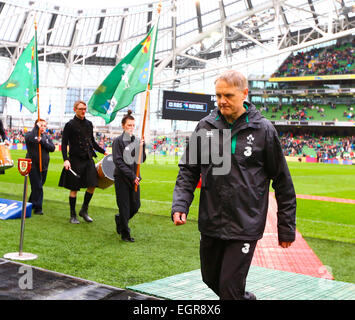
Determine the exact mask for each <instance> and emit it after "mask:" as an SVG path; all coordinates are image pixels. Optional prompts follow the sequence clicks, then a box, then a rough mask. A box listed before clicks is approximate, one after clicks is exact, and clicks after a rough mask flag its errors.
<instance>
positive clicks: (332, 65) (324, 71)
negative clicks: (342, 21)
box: [272, 38, 355, 77]
mask: <svg viewBox="0 0 355 320" xmlns="http://www.w3.org/2000/svg"><path fill="white" fill-rule="evenodd" d="M354 45H355V38H354V39H353V41H352V43H351V44H350V45H348V46H344V45H340V44H336V45H335V46H332V47H327V48H319V49H311V50H310V51H301V52H298V53H297V54H296V55H290V56H289V57H288V58H287V59H286V60H285V61H284V62H283V63H282V65H281V66H280V67H279V69H278V71H277V72H275V73H274V74H273V75H272V77H297V76H304V75H315V74H317V75H329V74H332V75H333V74H354V73H355V68H354V63H355V56H354V53H355V51H354ZM340 61H342V63H340Z"/></svg>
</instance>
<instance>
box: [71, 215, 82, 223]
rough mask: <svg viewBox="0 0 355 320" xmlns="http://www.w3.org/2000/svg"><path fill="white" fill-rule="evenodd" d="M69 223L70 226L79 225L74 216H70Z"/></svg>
mask: <svg viewBox="0 0 355 320" xmlns="http://www.w3.org/2000/svg"><path fill="white" fill-rule="evenodd" d="M69 222H70V223H72V224H79V223H80V222H79V220H78V219H77V218H76V215H71V216H70V220H69Z"/></svg>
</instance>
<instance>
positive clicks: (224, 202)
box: [172, 102, 296, 242]
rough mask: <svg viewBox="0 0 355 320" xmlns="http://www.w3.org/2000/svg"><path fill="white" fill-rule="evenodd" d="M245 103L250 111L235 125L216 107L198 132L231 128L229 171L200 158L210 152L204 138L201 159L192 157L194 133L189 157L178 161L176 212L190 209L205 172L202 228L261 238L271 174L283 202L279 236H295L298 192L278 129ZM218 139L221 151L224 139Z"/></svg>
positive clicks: (282, 238)
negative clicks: (220, 172) (218, 171)
mask: <svg viewBox="0 0 355 320" xmlns="http://www.w3.org/2000/svg"><path fill="white" fill-rule="evenodd" d="M244 107H245V109H246V112H245V113H244V114H243V115H242V116H240V117H239V118H238V119H237V120H236V121H235V123H234V124H233V125H230V124H228V123H227V122H226V121H225V119H224V117H223V116H222V115H221V113H220V112H219V110H218V109H217V108H216V109H215V110H214V111H213V112H212V113H211V114H210V115H209V116H207V117H205V118H203V119H202V120H201V121H200V122H199V123H198V125H197V127H196V129H195V133H198V132H201V131H200V129H204V130H205V132H203V134H202V136H203V135H205V136H206V137H207V136H208V137H211V136H212V135H213V132H208V131H212V130H213V129H218V130H219V131H218V132H219V135H220V136H221V134H220V132H221V130H223V129H229V130H231V132H230V133H231V139H229V143H228V147H230V148H231V151H230V155H229V156H230V157H231V159H230V163H231V169H230V171H229V172H228V173H227V174H223V175H216V174H213V169H215V168H217V167H218V165H216V164H213V163H211V161H210V163H206V160H204V161H202V160H201V157H199V154H201V151H202V152H206V150H201V144H197V147H196V148H197V158H196V159H197V161H196V162H194V163H189V154H190V148H191V141H192V140H191V138H190V142H189V143H188V144H187V147H186V150H185V156H186V159H187V161H185V162H182V161H180V163H179V167H180V171H179V174H178V177H177V180H176V185H175V189H174V193H173V204H172V214H173V213H174V212H177V211H178V212H184V213H186V214H187V213H188V211H189V207H190V205H191V203H192V200H193V198H194V194H193V193H194V190H195V188H196V185H197V183H198V181H199V179H200V176H201V178H202V184H201V194H200V204H199V218H198V225H199V230H200V232H201V233H202V234H205V235H207V236H210V237H214V238H219V239H222V240H258V239H260V238H262V236H263V232H264V229H265V223H266V215H267V210H268V197H269V186H270V180H272V181H273V183H272V187H273V188H274V190H275V197H276V201H277V204H278V211H277V218H278V237H279V241H289V242H292V241H294V240H295V220H296V195H295V191H294V187H293V182H292V179H291V176H290V172H289V169H288V167H287V163H286V160H285V157H284V155H283V152H282V149H281V145H280V142H279V139H278V136H277V132H276V130H275V128H274V126H273V125H272V124H271V122H270V121H268V120H267V119H265V118H264V117H263V116H262V115H261V114H260V112H259V111H258V110H256V108H255V106H254V105H252V104H250V103H248V102H245V103H244ZM206 132H207V133H206ZM220 140H221V139H220ZM219 145H220V147H219V148H220V151H219V152H220V154H222V148H223V143H219ZM202 149H206V148H205V147H204V148H202ZM210 159H211V157H210ZM190 162H191V161H190Z"/></svg>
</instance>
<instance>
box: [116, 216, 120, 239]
mask: <svg viewBox="0 0 355 320" xmlns="http://www.w3.org/2000/svg"><path fill="white" fill-rule="evenodd" d="M118 219H119V215H118V214H116V215H115V222H116V231H117V233H118V234H121V230H120V222H119V220H118Z"/></svg>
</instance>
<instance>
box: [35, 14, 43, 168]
mask: <svg viewBox="0 0 355 320" xmlns="http://www.w3.org/2000/svg"><path fill="white" fill-rule="evenodd" d="M35 64H36V87H37V88H36V89H37V90H36V91H37V119H38V121H39V120H40V119H41V117H40V110H39V79H38V50H37V21H36V19H35ZM40 138H41V130H40V128H39V127H38V155H39V172H42V149H41V144H40V143H39V139H40Z"/></svg>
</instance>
